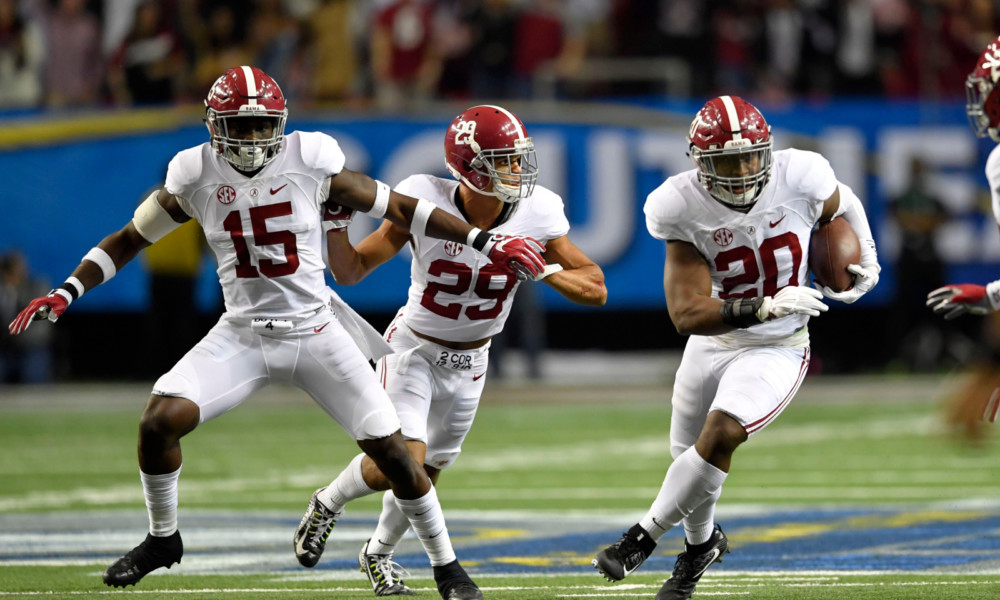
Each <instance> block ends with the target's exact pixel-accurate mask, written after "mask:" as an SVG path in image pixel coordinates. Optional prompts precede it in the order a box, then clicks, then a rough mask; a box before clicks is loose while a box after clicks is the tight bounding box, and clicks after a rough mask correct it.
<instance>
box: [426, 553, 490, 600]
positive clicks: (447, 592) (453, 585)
mask: <svg viewBox="0 0 1000 600" xmlns="http://www.w3.org/2000/svg"><path fill="white" fill-rule="evenodd" d="M434 582H435V583H437V588H438V592H439V593H440V594H441V597H442V598H444V600H483V592H482V591H480V589H479V586H477V585H476V584H475V583H473V581H472V578H470V577H469V574H468V573H466V572H465V569H463V568H462V565H460V564H458V560H453V561H451V562H450V563H448V564H446V565H443V566H440V567H434Z"/></svg>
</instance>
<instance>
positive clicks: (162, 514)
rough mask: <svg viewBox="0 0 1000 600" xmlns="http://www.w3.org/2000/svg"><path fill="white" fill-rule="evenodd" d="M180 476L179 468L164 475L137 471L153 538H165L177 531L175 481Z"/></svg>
mask: <svg viewBox="0 0 1000 600" xmlns="http://www.w3.org/2000/svg"><path fill="white" fill-rule="evenodd" d="M180 476H181V469H180V467H178V469H177V470H176V471H174V472H173V473H166V474H164V475H149V474H147V473H143V472H142V471H141V470H140V471H139V478H140V479H142V495H143V496H145V497H146V511H147V512H148V513H149V533H150V534H151V535H153V536H155V537H167V536H170V535H173V534H174V532H175V531H177V480H178V479H179V478H180Z"/></svg>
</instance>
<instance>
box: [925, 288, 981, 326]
mask: <svg viewBox="0 0 1000 600" xmlns="http://www.w3.org/2000/svg"><path fill="white" fill-rule="evenodd" d="M994 283H996V282H994ZM990 285H993V284H990ZM988 292H989V290H988V289H987V288H986V286H982V285H975V284H972V283H956V284H952V285H946V286H944V287H939V288H938V289H936V290H934V291H932V292H931V293H929V294H927V306H929V307H930V308H931V310H933V311H934V313H935V314H938V315H944V318H945V320H946V321H950V320H952V319H954V318H955V317H958V316H961V315H964V314H971V315H985V314H987V313H989V312H990V311H992V310H994V308H993V305H992V303H991V302H990V298H989V297H988Z"/></svg>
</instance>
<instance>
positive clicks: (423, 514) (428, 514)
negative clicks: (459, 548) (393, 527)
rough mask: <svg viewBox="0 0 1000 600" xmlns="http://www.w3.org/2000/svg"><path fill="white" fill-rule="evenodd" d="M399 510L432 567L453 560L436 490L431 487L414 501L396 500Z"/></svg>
mask: <svg viewBox="0 0 1000 600" xmlns="http://www.w3.org/2000/svg"><path fill="white" fill-rule="evenodd" d="M396 504H397V505H398V506H399V510H401V511H403V514H405V515H406V518H407V519H409V521H410V525H412V526H413V531H414V532H415V533H416V534H417V537H418V538H420V543H421V544H423V545H424V551H426V552H427V557H428V558H430V559H431V566H432V567H440V566H443V565H446V564H448V563H450V562H452V561H454V560H455V550H454V548H452V547H451V538H450V537H448V526H447V525H445V522H444V513H443V512H442V511H441V503H440V502H438V497H437V490H435V489H434V486H431V489H430V491H429V492H427V493H426V494H424V495H423V497H421V498H417V499H416V500H403V499H402V498H396Z"/></svg>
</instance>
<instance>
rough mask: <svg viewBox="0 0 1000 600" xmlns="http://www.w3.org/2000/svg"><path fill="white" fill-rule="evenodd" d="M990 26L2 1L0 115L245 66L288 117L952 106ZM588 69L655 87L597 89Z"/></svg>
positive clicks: (837, 7) (166, 89) (172, 99)
mask: <svg viewBox="0 0 1000 600" xmlns="http://www.w3.org/2000/svg"><path fill="white" fill-rule="evenodd" d="M997 15H998V6H997V2H996V0H367V1H364V0H240V1H235V0H0V108H6V109H11V108H40V107H44V108H50V109H51V108H64V107H65V108H78V107H88V108H89V107H107V106H135V105H150V104H168V103H182V102H190V101H194V102H197V101H200V100H201V99H202V98H203V97H204V96H205V93H206V91H207V90H208V88H209V87H210V86H211V84H212V82H213V81H214V80H215V78H216V77H217V76H218V75H219V74H220V73H222V72H223V71H224V70H225V69H227V68H229V67H231V66H234V65H239V64H253V65H256V66H258V67H260V68H262V69H264V70H265V71H266V72H268V73H269V74H271V75H272V76H273V77H274V78H275V79H276V80H277V81H278V82H279V83H280V84H281V85H282V87H283V89H284V91H285V94H286V95H287V96H288V97H289V98H290V99H291V100H292V101H293V102H294V103H295V105H296V106H307V105H312V104H318V103H340V104H343V103H350V104H356V105H361V106H365V105H372V104H374V105H377V106H386V107H399V106H404V105H407V104H411V105H412V104H413V103H419V102H420V101H422V100H426V99H442V98H443V99H463V98H469V97H474V98H495V99H503V98H531V97H538V94H539V90H538V83H539V81H541V80H542V79H543V78H544V79H545V80H546V81H548V82H550V88H549V89H550V90H554V92H555V93H556V94H557V95H558V96H559V97H563V98H570V99H579V98H593V97H599V96H608V95H623V94H650V93H654V94H655V93H668V92H669V93H679V94H684V95H689V96H696V97H703V96H706V95H709V94H712V93H715V92H717V91H722V90H725V92H726V93H740V94H746V95H753V96H755V97H758V98H761V97H763V98H769V99H781V98H783V97H801V96H810V97H813V96H820V97H822V96H830V95H879V96H888V97H902V98H914V97H921V98H953V97H955V96H959V95H961V94H962V89H963V87H962V82H963V80H964V77H965V74H966V73H967V72H968V71H969V69H970V68H971V66H972V64H973V63H974V61H975V58H976V56H977V55H978V53H979V52H980V50H981V49H982V48H983V46H984V45H985V44H986V42H987V41H988V40H990V39H991V38H993V37H995V36H996V35H997V27H996V25H997ZM649 59H654V60H649ZM656 59H662V60H656ZM637 60H638V61H643V60H644V61H645V62H639V63H637V62H636V61H637ZM608 61H611V62H608ZM615 61H617V62H615ZM598 62H601V63H602V64H603V65H604V72H606V71H607V69H608V67H607V65H608V64H611V65H612V66H611V71H612V72H614V70H615V69H614V65H615V64H621V65H627V64H629V63H630V62H631V64H633V65H635V64H641V65H643V66H642V67H641V69H644V70H645V71H649V72H648V74H647V73H641V74H639V75H635V74H634V73H635V69H631V70H628V69H625V68H624V67H623V68H622V69H621V71H620V72H621V73H622V74H624V73H633V74H632V75H630V76H628V77H625V76H621V77H606V76H605V77H600V78H599V77H595V76H594V75H595V74H596V73H597V68H596V64H597V63H598ZM656 70H674V71H683V72H682V73H673V75H676V76H677V77H674V78H673V79H674V80H676V81H682V82H685V83H684V87H683V88H679V89H672V90H664V89H663V87H662V80H663V79H664V78H665V77H664V76H665V75H666V76H669V75H671V74H670V73H657V72H653V71H656ZM646 75H648V76H646ZM667 78H668V79H669V77H667ZM553 82H554V83H553Z"/></svg>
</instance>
